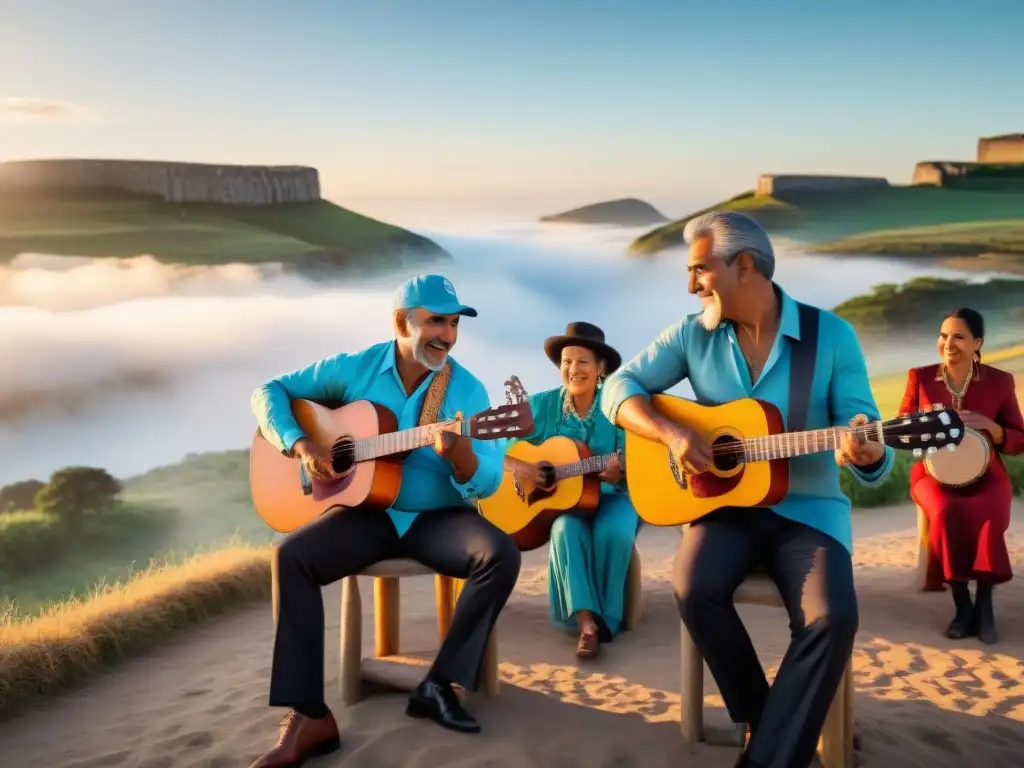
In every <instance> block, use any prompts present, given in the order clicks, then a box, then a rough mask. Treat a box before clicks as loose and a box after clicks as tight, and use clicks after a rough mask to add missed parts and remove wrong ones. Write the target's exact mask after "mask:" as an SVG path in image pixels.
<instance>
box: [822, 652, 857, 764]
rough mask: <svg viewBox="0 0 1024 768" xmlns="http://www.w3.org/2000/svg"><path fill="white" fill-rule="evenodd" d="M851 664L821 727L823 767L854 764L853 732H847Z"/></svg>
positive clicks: (848, 665)
mask: <svg viewBox="0 0 1024 768" xmlns="http://www.w3.org/2000/svg"><path fill="white" fill-rule="evenodd" d="M850 669H851V665H850V664H849V663H847V667H846V670H845V671H844V672H843V677H842V679H841V680H840V681H839V687H838V688H837V689H836V695H835V696H834V697H833V699H832V704H831V705H830V706H829V708H828V714H827V715H826V716H825V725H824V726H823V727H822V729H821V737H820V738H819V739H818V755H819V757H820V758H821V765H822V768H848V766H852V763H851V762H850V757H849V755H850V753H851V752H852V749H851V748H850V747H851V746H852V741H853V734H852V733H847V724H848V722H849V720H850V719H852V718H851V717H850V714H849V713H848V712H847V709H848V705H849V701H850V695H849V693H848V692H847V687H848V686H849V685H850V684H851V680H850V678H851V677H852V675H851V672H850Z"/></svg>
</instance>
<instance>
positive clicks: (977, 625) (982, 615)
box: [971, 581, 999, 645]
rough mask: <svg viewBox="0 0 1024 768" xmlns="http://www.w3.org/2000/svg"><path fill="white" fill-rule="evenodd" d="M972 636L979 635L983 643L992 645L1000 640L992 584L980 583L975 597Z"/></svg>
mask: <svg viewBox="0 0 1024 768" xmlns="http://www.w3.org/2000/svg"><path fill="white" fill-rule="evenodd" d="M971 634H972V635H977V636H978V639H979V640H981V642H983V643H985V644H987V645H992V644H993V643H995V642H996V641H997V640H998V639H999V634H998V633H997V632H996V614H995V609H994V608H993V607H992V583H991V582H988V581H979V582H978V589H977V593H976V596H975V604H974V616H973V618H972V621H971Z"/></svg>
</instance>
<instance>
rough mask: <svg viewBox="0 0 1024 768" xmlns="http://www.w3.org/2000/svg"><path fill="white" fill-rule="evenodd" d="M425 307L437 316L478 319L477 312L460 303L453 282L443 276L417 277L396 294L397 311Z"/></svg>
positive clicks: (401, 287) (405, 283)
mask: <svg viewBox="0 0 1024 768" xmlns="http://www.w3.org/2000/svg"><path fill="white" fill-rule="evenodd" d="M414 307H423V308H424V309H425V310H427V311H428V312H433V313H434V314H436V315H467V316H468V317H476V310H475V309H473V308H472V307H467V306H466V305H465V304H460V303H459V297H458V296H456V295H455V286H454V285H452V281H451V280H449V279H448V278H447V277H444V276H443V275H417V276H416V277H413V278H411V279H409V280H407V281H405V282H404V283H402V285H401V286H400V287H399V289H398V291H397V292H396V293H395V309H413V308H414Z"/></svg>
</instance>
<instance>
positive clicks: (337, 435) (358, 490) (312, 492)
mask: <svg viewBox="0 0 1024 768" xmlns="http://www.w3.org/2000/svg"><path fill="white" fill-rule="evenodd" d="M291 408H292V414H293V415H294V416H295V420H296V421H297V422H298V424H299V427H300V428H301V429H302V431H303V432H305V433H306V436H307V437H308V438H309V439H310V440H312V441H313V442H314V443H315V444H316V445H318V446H320V447H322V448H324V449H326V450H328V451H329V452H330V456H331V467H332V469H333V470H334V472H335V473H336V474H337V477H336V478H333V479H331V480H320V479H317V478H313V477H311V476H310V475H309V474H308V473H307V472H306V469H305V466H304V465H303V464H302V462H301V461H299V460H298V459H294V458H291V457H290V456H287V455H285V454H283V453H281V451H279V450H278V449H277V448H276V447H274V446H273V445H272V444H271V443H270V442H268V441H267V439H266V438H264V437H263V434H262V432H261V431H260V430H259V429H257V430H256V435H255V436H254V437H253V441H252V446H251V448H250V453H249V486H250V492H251V494H252V503H253V506H255V507H256V512H257V513H258V514H259V516H260V517H261V518H262V519H263V521H264V522H265V523H266V524H267V525H269V526H270V527H271V528H273V529H274V530H275V531H280V532H282V533H285V532H288V531H293V530H295V529H296V528H299V527H300V526H302V525H305V524H306V523H308V522H310V521H312V520H315V519H316V518H318V517H319V516H320V515H322V514H323V513H324V512H326V511H327V510H328V509H330V508H331V507H339V506H340V507H349V508H352V507H370V508H373V509H379V510H386V509H388V508H389V507H391V505H392V504H394V501H395V499H396V498H397V496H398V491H399V488H400V487H401V485H402V459H403V458H404V456H405V455H407V454H408V453H409V452H410V451H412V450H414V449H416V448H421V447H423V446H427V445H433V443H434V438H435V436H436V435H437V434H438V433H439V432H452V433H454V434H457V435H462V436H463V437H469V438H473V439H474V440H498V439H501V438H505V437H513V436H521V435H528V434H529V433H530V432H531V431H532V430H533V412H532V411H531V409H530V405H529V403H526V402H518V403H510V404H508V405H501V406H497V407H494V408H487V409H485V410H483V411H480V412H479V413H475V414H473V415H472V416H470V418H469V420H468V421H466V420H463V418H462V415H461V414H457V415H456V418H454V419H452V420H450V421H443V422H438V423H435V424H426V425H423V426H419V427H413V428H411V429H403V430H401V431H398V430H397V427H398V419H397V418H396V417H395V414H394V413H392V412H391V411H390V410H388V409H387V408H385V407H384V406H382V405H380V404H378V403H374V402H371V401H369V400H357V401H355V402H352V403H349V404H348V405H343V406H341V407H340V408H327V407H325V406H322V405H319V404H317V403H314V402H312V401H310V400H292V402H291Z"/></svg>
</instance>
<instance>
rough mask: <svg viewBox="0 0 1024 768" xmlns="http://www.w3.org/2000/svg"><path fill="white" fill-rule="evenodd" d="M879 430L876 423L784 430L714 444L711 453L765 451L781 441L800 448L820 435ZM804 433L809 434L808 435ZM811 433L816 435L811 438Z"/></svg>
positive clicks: (830, 435) (871, 432)
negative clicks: (800, 430)
mask: <svg viewBox="0 0 1024 768" xmlns="http://www.w3.org/2000/svg"><path fill="white" fill-rule="evenodd" d="M877 430H878V426H877V425H876V424H863V425H860V426H856V427H830V428H828V429H822V430H815V431H813V432H806V433H800V432H783V433H780V434H775V435H757V436H756V437H744V438H740V439H737V440H736V441H735V442H731V443H726V444H725V445H714V446H712V447H711V453H712V454H713V455H715V456H729V455H742V454H745V453H748V452H751V451H759V452H765V451H768V450H770V449H772V448H777V447H779V445H780V443H781V446H782V447H785V448H790V447H795V448H799V447H801V446H800V443H801V442H803V441H806V442H810V440H812V439H813V440H814V441H815V442H816V441H817V440H818V438H819V437H825V438H829V437H832V438H839V437H841V436H842V435H843V434H845V433H847V432H848V433H850V434H853V435H863V436H865V437H868V436H870V437H877V434H878V433H877ZM802 435H807V437H803V436H802ZM811 435H814V436H815V437H814V438H811V437H810V436H811ZM757 441H759V442H757Z"/></svg>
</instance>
